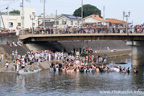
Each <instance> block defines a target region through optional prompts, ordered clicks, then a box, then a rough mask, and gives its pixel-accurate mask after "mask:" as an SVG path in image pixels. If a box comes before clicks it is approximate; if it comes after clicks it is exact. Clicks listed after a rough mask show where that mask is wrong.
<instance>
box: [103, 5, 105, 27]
mask: <svg viewBox="0 0 144 96" xmlns="http://www.w3.org/2000/svg"><path fill="white" fill-rule="evenodd" d="M104 20H105V6H103V25H104Z"/></svg>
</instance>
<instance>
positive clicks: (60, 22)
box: [54, 14, 81, 28]
mask: <svg viewBox="0 0 144 96" xmlns="http://www.w3.org/2000/svg"><path fill="white" fill-rule="evenodd" d="M56 21H57V25H56V24H55V25H54V27H55V26H57V27H59V28H65V27H67V26H69V27H74V26H80V24H81V18H79V17H75V16H72V15H68V14H62V15H61V16H59V17H58V18H57V19H56Z"/></svg>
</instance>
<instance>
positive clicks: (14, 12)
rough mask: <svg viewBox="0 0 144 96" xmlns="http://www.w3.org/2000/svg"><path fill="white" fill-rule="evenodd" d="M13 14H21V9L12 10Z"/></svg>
mask: <svg viewBox="0 0 144 96" xmlns="http://www.w3.org/2000/svg"><path fill="white" fill-rule="evenodd" d="M10 13H11V14H20V11H19V10H13V11H10Z"/></svg>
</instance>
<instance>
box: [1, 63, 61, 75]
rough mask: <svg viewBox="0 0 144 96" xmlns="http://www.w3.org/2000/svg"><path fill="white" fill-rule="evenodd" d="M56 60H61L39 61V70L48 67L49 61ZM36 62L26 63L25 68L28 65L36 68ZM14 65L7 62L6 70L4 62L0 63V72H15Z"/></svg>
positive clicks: (28, 67)
mask: <svg viewBox="0 0 144 96" xmlns="http://www.w3.org/2000/svg"><path fill="white" fill-rule="evenodd" d="M57 62H61V61H44V62H39V63H38V64H39V69H41V70H46V69H49V68H50V65H51V63H57ZM36 64H37V62H36V63H34V64H32V65H28V66H27V67H26V68H27V70H29V69H30V67H32V69H33V70H36ZM15 68H16V66H15V63H12V62H11V63H10V64H9V67H8V70H6V67H5V62H3V63H0V73H9V72H10V73H16V69H15Z"/></svg>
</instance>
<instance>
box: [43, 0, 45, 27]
mask: <svg viewBox="0 0 144 96" xmlns="http://www.w3.org/2000/svg"><path fill="white" fill-rule="evenodd" d="M43 3H44V5H43V27H44V28H45V0H44V2H43Z"/></svg>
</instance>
